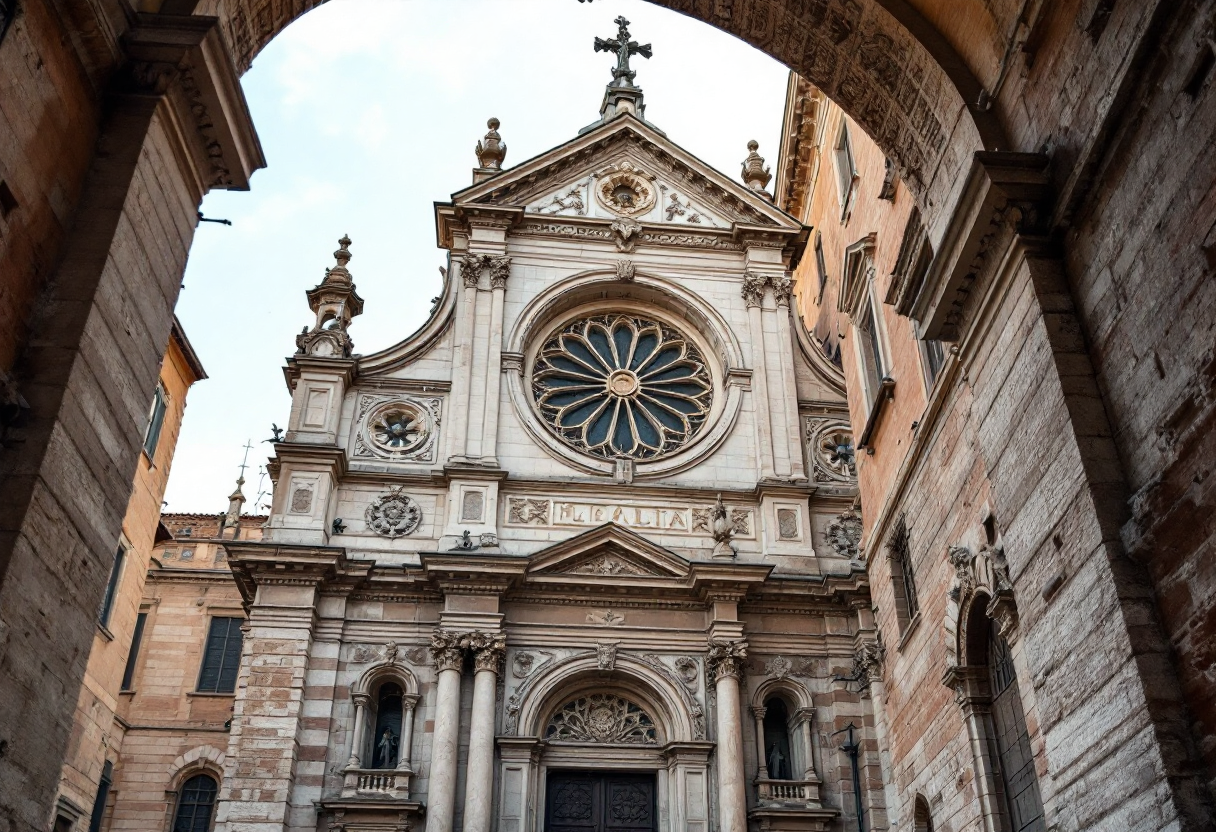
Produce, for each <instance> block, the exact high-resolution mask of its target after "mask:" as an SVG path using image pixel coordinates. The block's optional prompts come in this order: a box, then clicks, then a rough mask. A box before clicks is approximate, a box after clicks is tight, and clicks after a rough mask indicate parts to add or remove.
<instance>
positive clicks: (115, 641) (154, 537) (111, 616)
mask: <svg viewBox="0 0 1216 832" xmlns="http://www.w3.org/2000/svg"><path fill="white" fill-rule="evenodd" d="M206 377H207V374H206V372H204V370H203V366H202V364H201V363H200V362H199V359H198V356H196V355H195V353H194V349H193V348H192V347H191V346H190V342H189V341H188V340H187V339H186V335H185V333H184V332H183V331H182V328H181V325H180V324H179V323H178V322H177V321H176V320H175V321H174V323H173V329H172V332H171V336H170V338H169V344H168V347H167V349H166V350H165V356H164V360H163V361H162V362H161V366H160V377H159V381H158V383H157V385H156V388H155V390H154V391H153V392H152V393H151V394H150V395H151V399H152V401H151V405H150V407H149V410H150V415H149V419H148V428H147V431H146V433H145V436H144V443H143V448H142V453H141V454H140V459H139V467H138V470H137V471H136V474H135V481H134V483H133V486H132V488H131V492H130V500H129V502H128V504H127V514H126V517H125V518H124V519H123V527H122V535H121V536H120V537H119V539H118V540H116V541H115V543H114V550H113V552H112V553H111V557H112V566H111V568H110V577H109V581H108V584H107V588H106V594H105V597H104V599H103V601H102V603H101V605H100V607H99V609H98V610H97V611H96V618H95V621H96V624H95V628H94V637H93V646H92V650H91V651H90V652H89V654H88V661H87V664H86V666H85V672H84V682H83V684H82V685H81V686H80V689H79V691H78V699H77V703H76V711H75V715H74V718H73V720H72V735H71V743H70V744H69V746H68V756H67V759H66V760H65V761H64V765H63V772H62V776H61V780H60V784H59V794H58V798H57V801H56V812H55V822H56V826H55V829H56V830H57V832H59V830H66V829H70V828H79V829H87V828H89V826H90V824H91V823H92V822H93V820H94V813H97V816H98V817H100V813H101V812H103V811H104V808H105V803H106V800H107V795H108V794H109V790H110V788H112V783H113V781H114V765H115V763H116V762H117V761H118V759H119V757H120V755H121V754H122V753H123V748H124V740H125V737H126V729H127V728H128V727H129V724H128V722H127V721H126V719H125V713H124V711H125V707H124V706H125V704H126V701H125V695H124V693H123V688H124V682H125V681H127V668H128V663H129V657H130V655H131V651H132V642H133V640H134V639H136V638H137V630H138V629H139V627H138V626H137V623H138V619H139V617H140V613H141V610H142V607H141V604H140V598H141V597H142V595H143V592H144V582H145V576H146V575H147V573H148V567H149V565H150V564H151V563H152V559H153V557H154V554H153V552H154V549H155V548H156V546H157V544H158V543H160V541H161V540H163V539H164V538H165V537H167V536H168V532H167V531H166V529H165V528H164V526H163V525H162V524H161V522H160V516H161V515H160V511H161V501H162V500H163V499H164V496H165V487H166V485H167V484H168V482H169V471H170V469H171V467H172V463H173V452H174V450H175V449H176V447H177V438H178V433H179V431H180V430H181V424H182V417H183V416H184V415H185V410H186V395H187V393H188V392H189V391H190V387H191V385H193V384H194V383H195V382H197V381H201V380H202V379H205V378H206ZM63 824H67V825H66V826H65V825H63Z"/></svg>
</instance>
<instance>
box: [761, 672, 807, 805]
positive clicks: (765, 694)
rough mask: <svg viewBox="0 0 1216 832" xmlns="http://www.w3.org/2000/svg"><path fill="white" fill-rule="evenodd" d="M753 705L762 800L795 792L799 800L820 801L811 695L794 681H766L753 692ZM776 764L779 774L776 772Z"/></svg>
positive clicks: (772, 679) (773, 679) (774, 679)
mask: <svg viewBox="0 0 1216 832" xmlns="http://www.w3.org/2000/svg"><path fill="white" fill-rule="evenodd" d="M750 704H751V715H752V718H753V720H754V725H755V748H756V775H755V776H756V783H757V787H758V792H759V795H758V796H759V799H760V800H762V801H763V800H766V799H773V800H775V799H778V795H785V794H787V793H789V792H791V791H796V792H797V799H799V800H818V799H819V784H820V777H819V774H818V765H817V760H816V755H815V745H814V717H815V711H814V708H813V707H812V703H811V694H810V691H808V690H807V689H806V688H805V687H803V686H802V685H800V684H798V683H797V682H795V681H794V680H792V679H788V678H787V679H776V678H771V679H765V680H764V681H763V682H761V683H760V684H759V685H758V686H757V687H756V688H755V690H753V691H752V694H751V699H750ZM774 744H776V746H777V749H776V751H777V754H778V756H777V759H776V760H774V754H773V745H774ZM775 761H776V762H777V763H778V764H779V769H778V770H777V771H774V770H773V763H774V762H775Z"/></svg>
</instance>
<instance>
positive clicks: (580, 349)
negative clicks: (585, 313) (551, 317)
mask: <svg viewBox="0 0 1216 832" xmlns="http://www.w3.org/2000/svg"><path fill="white" fill-rule="evenodd" d="M532 394H533V397H534V399H535V401H536V405H537V408H538V410H539V411H540V414H541V416H542V417H543V419H544V421H545V422H546V423H547V424H548V426H549V427H550V428H551V429H552V430H553V431H554V432H555V433H556V434H557V435H558V436H559V437H560V438H561V439H562V441H564V442H565V443H566V444H567V445H570V446H571V447H574V448H577V449H578V450H580V451H583V452H584V453H588V454H592V455H594V456H598V457H602V458H605V459H615V458H628V459H655V458H658V457H661V456H665V455H667V454H671V453H674V452H675V451H678V450H679V449H680V448H682V447H683V446H684V445H686V444H688V442H689V441H690V440H691V439H692V438H693V437H695V436H696V435H697V433H698V432H699V431H700V430H701V428H702V427H703V426H704V424H705V420H706V418H707V417H708V416H709V413H710V407H711V405H712V403H713V383H712V380H711V376H710V372H709V369H708V368H707V367H706V364H705V359H704V358H703V357H702V355H701V352H700V351H699V350H698V349H697V347H696V346H695V345H694V344H693V342H692V341H691V340H690V339H688V338H686V337H685V336H684V335H682V334H681V333H679V332H677V331H676V330H674V329H673V328H671V327H669V326H667V325H666V324H663V323H659V322H657V321H653V320H649V319H646V318H642V317H638V316H634V315H623V314H621V315H597V316H593V317H586V318H581V319H579V320H576V321H574V322H573V323H571V324H568V325H567V326H566V327H565V328H563V329H562V330H561V331H560V332H558V333H556V334H554V335H553V336H551V337H550V338H549V340H548V341H547V342H545V344H544V346H543V347H541V350H540V354H539V355H538V356H537V358H536V363H535V365H534V366H533V370H532Z"/></svg>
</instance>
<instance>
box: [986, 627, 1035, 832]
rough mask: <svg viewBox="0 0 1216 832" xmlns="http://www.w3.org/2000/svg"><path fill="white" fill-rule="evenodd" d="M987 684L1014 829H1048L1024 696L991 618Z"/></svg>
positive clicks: (998, 762) (1027, 831)
mask: <svg viewBox="0 0 1216 832" xmlns="http://www.w3.org/2000/svg"><path fill="white" fill-rule="evenodd" d="M987 647H988V651H987V652H988V657H987V658H988V661H987V665H988V684H989V685H990V689H991V691H992V723H993V732H994V734H995V739H996V752H997V757H998V759H997V760H996V761H995V762H996V767H997V769H998V773H999V774H1000V779H1001V786H1002V787H1003V790H1004V792H1005V800H1006V804H1007V806H1008V809H1009V821H1010V828H1011V829H1012V830H1013V832H1039V830H1042V829H1044V828H1045V826H1044V822H1043V801H1042V799H1041V798H1040V797H1039V780H1038V776H1037V775H1036V774H1035V770H1034V755H1033V754H1032V753H1031V751H1030V733H1029V731H1027V729H1026V714H1025V713H1024V712H1023V711H1022V695H1021V692H1020V691H1019V690H1018V677H1017V674H1016V673H1015V672H1014V668H1013V656H1012V654H1011V653H1010V652H1009V644H1008V643H1007V642H1006V641H1005V639H1004V638H1002V637H1001V634H1000V633H999V632H997V628H996V627H993V626H992V624H991V621H990V620H988V645H987Z"/></svg>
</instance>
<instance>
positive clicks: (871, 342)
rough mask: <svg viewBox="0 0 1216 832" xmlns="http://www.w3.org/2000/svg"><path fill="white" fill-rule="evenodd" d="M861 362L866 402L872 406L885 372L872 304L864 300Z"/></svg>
mask: <svg viewBox="0 0 1216 832" xmlns="http://www.w3.org/2000/svg"><path fill="white" fill-rule="evenodd" d="M860 330H861V343H860V344H859V345H858V346H859V347H860V350H861V363H862V367H863V369H864V370H865V379H864V381H865V388H866V404H867V405H869V406H873V404H874V397H875V396H877V395H878V390H879V388H880V387H881V386H882V380H883V378H884V377H885V376H886V374H887V369H886V365H885V363H884V362H883V357H882V342H881V340H880V337H879V334H878V318H877V316H875V314H874V304H873V303H871V302H870V301H866V305H865V309H863V310H862V313H861V327H860Z"/></svg>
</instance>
